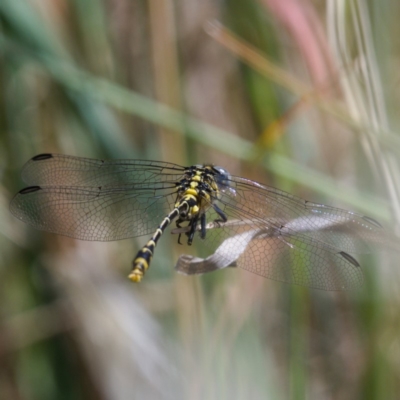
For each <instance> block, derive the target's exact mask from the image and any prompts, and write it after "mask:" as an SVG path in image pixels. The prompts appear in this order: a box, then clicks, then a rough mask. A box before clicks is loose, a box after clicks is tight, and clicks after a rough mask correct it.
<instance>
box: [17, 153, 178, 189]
mask: <svg viewBox="0 0 400 400" xmlns="http://www.w3.org/2000/svg"><path fill="white" fill-rule="evenodd" d="M184 170H185V168H184V167H181V166H179V165H176V164H171V163H165V162H161V161H144V160H96V159H91V158H82V157H73V156H66V155H62V154H41V155H38V156H35V157H33V158H32V159H30V160H29V161H28V162H27V163H26V164H25V166H24V167H23V170H22V178H23V180H24V181H25V182H26V183H27V184H29V185H57V186H94V187H95V186H121V185H127V184H135V183H144V182H147V183H158V182H175V181H178V180H179V179H181V177H182V175H183V173H184Z"/></svg>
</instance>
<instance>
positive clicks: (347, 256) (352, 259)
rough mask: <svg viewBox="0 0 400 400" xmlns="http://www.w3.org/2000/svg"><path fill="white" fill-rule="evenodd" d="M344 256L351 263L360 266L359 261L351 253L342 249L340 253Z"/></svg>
mask: <svg viewBox="0 0 400 400" xmlns="http://www.w3.org/2000/svg"><path fill="white" fill-rule="evenodd" d="M339 254H340V255H341V256H342V257H343V258H345V259H346V260H347V261H348V262H349V263H351V264H353V265H354V266H355V267H360V264H359V263H358V261H357V260H356V259H355V258H354V257H352V256H351V255H350V254H347V253H345V252H344V251H341V252H340V253H339Z"/></svg>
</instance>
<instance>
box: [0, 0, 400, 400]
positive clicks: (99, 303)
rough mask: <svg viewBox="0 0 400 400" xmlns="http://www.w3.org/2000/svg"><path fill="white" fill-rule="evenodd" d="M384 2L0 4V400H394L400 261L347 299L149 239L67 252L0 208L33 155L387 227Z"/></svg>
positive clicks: (391, 147)
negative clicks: (247, 191) (192, 259)
mask: <svg viewBox="0 0 400 400" xmlns="http://www.w3.org/2000/svg"><path fill="white" fill-rule="evenodd" d="M399 15H400V3H398V2H396V1H394V0H382V1H379V3H378V2H373V1H369V2H368V1H362V0H327V1H325V2H320V1H312V0H302V1H298V0H220V1H210V0H203V1H197V0H177V1H171V0H17V1H16V0H1V1H0V102H1V104H0V178H1V188H0V218H1V220H0V221H1V224H0V232H1V235H0V249H1V251H0V399H5V400H14V399H38V400H50V399H62V400H67V399H76V400H79V399H85V400H86V399H113V400H121V399H144V398H146V399H191V400H196V399H287V398H291V399H398V398H399V393H400V380H399V377H400V334H399V330H400V313H399V312H398V310H399V305H400V290H399V287H400V279H399V271H398V262H397V257H398V255H395V254H394V255H393V254H381V253H380V252H378V251H377V252H376V254H374V255H373V256H371V255H369V256H362V257H361V258H359V260H360V262H361V263H362V265H363V267H365V268H364V272H365V276H366V284H365V285H364V287H363V288H361V290H360V291H358V292H343V293H342V292H323V291H318V290H311V289H307V288H303V287H295V286H288V285H285V284H282V283H279V282H273V281H269V280H266V279H263V278H261V277H259V276H255V275H252V274H250V273H247V272H246V271H241V270H235V269H232V268H231V269H229V270H223V271H219V272H215V273H212V274H209V275H206V276H201V277H185V276H181V275H179V274H176V273H175V272H174V270H173V266H174V265H175V263H176V260H177V258H178V257H179V255H180V254H181V253H182V252H183V251H185V247H183V246H179V245H177V243H176V240H175V239H176V238H170V237H169V236H170V235H168V234H166V235H165V237H164V238H163V240H161V242H160V244H159V246H158V247H157V252H156V256H155V258H154V261H153V264H152V268H151V269H150V270H149V272H148V274H147V275H146V278H145V280H144V281H143V283H142V284H140V285H133V284H131V283H130V282H129V281H128V280H127V279H126V274H127V273H128V272H129V267H130V263H131V260H132V258H133V257H134V255H135V254H136V252H137V251H138V249H139V248H140V246H141V245H143V244H144V243H145V242H146V240H147V238H139V239H132V240H124V241H121V242H113V243H92V242H79V241H74V240H72V239H68V238H64V237H59V236H56V235H52V234H47V233H43V232H37V231H34V230H33V229H31V228H29V227H28V226H25V225H24V224H23V223H21V222H19V221H18V220H17V219H15V218H14V217H13V216H11V215H10V214H9V211H8V204H9V201H10V199H11V198H12V196H13V194H14V193H16V192H17V191H18V190H20V189H21V188H22V187H23V182H22V181H21V178H20V170H21V167H22V166H23V164H24V163H25V162H26V161H27V160H28V159H29V158H31V157H32V156H34V155H36V154H39V153H44V152H57V153H64V154H71V155H76V156H83V157H95V158H140V159H155V160H163V161H170V162H174V163H178V164H182V165H191V164H197V163H204V162H212V163H215V164H217V165H221V166H223V167H225V168H227V169H228V170H229V171H230V172H231V173H232V174H234V175H241V176H246V177H249V178H251V179H256V180H258V181H261V182H264V183H267V184H269V185H271V186H274V187H278V188H280V189H283V190H287V191H289V192H291V193H293V194H297V195H299V196H302V197H304V198H306V199H308V200H311V201H315V202H321V203H327V204H330V205H335V206H339V207H342V208H346V209H354V210H355V211H359V212H361V213H364V214H367V215H369V216H371V217H373V218H375V219H377V220H379V221H380V222H381V223H382V224H383V225H384V226H385V227H386V228H388V229H389V230H393V231H395V230H396V226H397V224H398V222H399V220H400V218H399V216H400V211H399V209H400V202H399V201H398V200H399V196H400V187H399V184H398V182H399V176H400V174H399V172H400V170H399V165H398V161H397V159H398V154H399V150H400V141H399V136H398V133H397V132H398V130H399V129H398V128H399V123H400V118H399V114H398V104H399V94H400V90H399V83H400V73H399V71H400V69H399V67H398V64H399V60H400V58H399V57H400V47H399V45H400V43H399V38H400V32H399V30H400V25H399V24H398V16H399Z"/></svg>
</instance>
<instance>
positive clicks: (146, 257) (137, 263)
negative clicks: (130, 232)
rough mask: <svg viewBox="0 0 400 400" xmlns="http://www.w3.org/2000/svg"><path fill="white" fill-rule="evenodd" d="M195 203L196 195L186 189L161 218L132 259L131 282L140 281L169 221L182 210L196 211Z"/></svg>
mask: <svg viewBox="0 0 400 400" xmlns="http://www.w3.org/2000/svg"><path fill="white" fill-rule="evenodd" d="M197 203H198V200H197V197H196V196H195V195H194V194H192V193H189V191H186V192H185V194H184V195H183V196H182V198H181V200H180V201H179V202H177V204H176V205H175V208H174V209H173V210H172V211H171V212H170V213H169V214H168V215H167V216H166V217H165V218H164V219H163V221H162V222H161V224H160V225H159V227H158V228H157V229H156V231H155V232H154V235H153V236H152V237H151V238H150V240H149V241H148V242H147V243H146V244H145V245H144V246H143V248H142V249H141V250H139V252H138V253H137V255H136V257H135V259H134V260H133V268H132V271H131V273H130V274H129V276H128V277H129V279H131V280H132V281H133V282H140V281H141V280H142V278H143V276H144V274H145V272H146V271H147V269H148V268H149V266H150V263H151V259H152V257H153V253H154V249H155V247H156V246H157V243H158V241H159V240H160V237H161V236H162V234H163V233H164V230H165V229H166V228H167V226H168V225H169V224H170V223H171V221H173V220H174V219H175V218H176V217H178V216H179V215H181V213H182V211H184V212H185V214H186V215H188V214H190V215H192V213H193V211H194V212H195V213H198V210H199V208H198V206H197Z"/></svg>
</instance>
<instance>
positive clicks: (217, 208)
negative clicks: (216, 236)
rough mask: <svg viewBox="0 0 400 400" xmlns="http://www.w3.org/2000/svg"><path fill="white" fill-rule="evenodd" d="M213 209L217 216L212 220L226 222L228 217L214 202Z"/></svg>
mask: <svg viewBox="0 0 400 400" xmlns="http://www.w3.org/2000/svg"><path fill="white" fill-rule="evenodd" d="M213 209H214V211H215V212H216V213H217V214H218V215H219V218H218V219H216V220H215V221H214V222H226V221H228V217H227V216H226V215H225V213H224V212H223V211H222V210H221V209H220V208H219V207H218V206H217V205H216V204H213Z"/></svg>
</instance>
